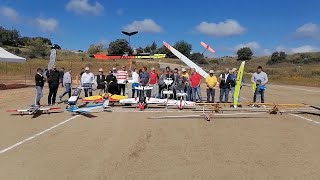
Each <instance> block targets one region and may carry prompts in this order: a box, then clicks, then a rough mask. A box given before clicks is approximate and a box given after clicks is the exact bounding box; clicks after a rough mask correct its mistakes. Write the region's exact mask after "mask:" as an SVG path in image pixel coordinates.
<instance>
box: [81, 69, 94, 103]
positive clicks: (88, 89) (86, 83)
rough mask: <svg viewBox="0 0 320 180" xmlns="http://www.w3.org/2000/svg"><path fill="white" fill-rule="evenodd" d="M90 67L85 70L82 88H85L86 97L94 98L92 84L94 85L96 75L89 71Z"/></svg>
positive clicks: (82, 77)
mask: <svg viewBox="0 0 320 180" xmlns="http://www.w3.org/2000/svg"><path fill="white" fill-rule="evenodd" d="M89 70H90V69H89V67H86V68H85V69H84V73H83V74H82V76H81V86H82V87H83V88H84V96H85V97H88V93H89V96H92V84H93V83H94V75H93V74H92V73H91V72H90V71H89Z"/></svg>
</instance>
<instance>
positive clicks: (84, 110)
mask: <svg viewBox="0 0 320 180" xmlns="http://www.w3.org/2000/svg"><path fill="white" fill-rule="evenodd" d="M101 108H102V106H95V107H85V108H79V109H75V110H73V112H77V113H83V114H87V113H90V112H91V111H93V110H96V109H101Z"/></svg>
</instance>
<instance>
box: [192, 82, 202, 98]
mask: <svg viewBox="0 0 320 180" xmlns="http://www.w3.org/2000/svg"><path fill="white" fill-rule="evenodd" d="M191 90H192V97H193V99H192V100H193V101H197V100H198V101H202V97H201V90H200V86H197V87H191ZM197 96H198V98H199V99H197Z"/></svg>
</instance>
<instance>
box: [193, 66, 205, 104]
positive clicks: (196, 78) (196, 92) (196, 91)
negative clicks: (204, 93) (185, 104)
mask: <svg viewBox="0 0 320 180" xmlns="http://www.w3.org/2000/svg"><path fill="white" fill-rule="evenodd" d="M200 85H201V75H200V74H199V73H197V72H196V70H195V69H194V68H191V76H190V87H191V91H192V97H193V99H192V100H193V101H195V102H196V101H200V102H201V101H202V97H201V89H200ZM197 97H198V99H197Z"/></svg>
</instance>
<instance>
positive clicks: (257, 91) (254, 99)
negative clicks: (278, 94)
mask: <svg viewBox="0 0 320 180" xmlns="http://www.w3.org/2000/svg"><path fill="white" fill-rule="evenodd" d="M259 94H260V98H261V103H264V90H258V89H256V91H255V93H254V95H253V102H254V103H255V102H257V95H259Z"/></svg>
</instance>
